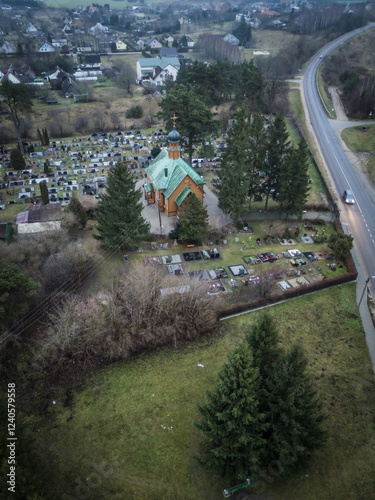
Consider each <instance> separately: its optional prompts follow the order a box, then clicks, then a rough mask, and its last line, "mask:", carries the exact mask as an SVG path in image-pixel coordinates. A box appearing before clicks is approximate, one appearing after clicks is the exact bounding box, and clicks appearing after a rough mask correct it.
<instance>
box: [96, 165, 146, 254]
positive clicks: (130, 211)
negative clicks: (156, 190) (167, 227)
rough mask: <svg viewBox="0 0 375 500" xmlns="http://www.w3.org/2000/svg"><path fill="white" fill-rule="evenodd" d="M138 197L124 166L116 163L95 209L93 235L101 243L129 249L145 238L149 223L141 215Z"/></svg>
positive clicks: (139, 197) (127, 170)
mask: <svg viewBox="0 0 375 500" xmlns="http://www.w3.org/2000/svg"><path fill="white" fill-rule="evenodd" d="M141 197H142V193H141V191H139V190H136V189H135V186H134V181H133V176H132V174H131V173H130V171H129V169H128V168H127V165H126V164H125V163H122V162H117V163H116V165H115V166H113V167H111V169H110V171H109V175H108V180H107V188H106V193H105V194H101V195H100V200H99V204H98V207H97V209H96V218H97V221H98V223H97V226H96V230H97V234H94V237H95V238H97V239H99V240H101V241H102V243H103V246H105V247H107V248H111V249H113V250H117V249H120V248H129V247H130V246H131V245H132V244H134V243H138V242H140V241H142V240H143V239H145V238H147V237H148V235H149V231H150V224H149V223H148V222H146V221H145V220H144V218H143V217H142V208H143V205H142V203H141V202H140V199H141Z"/></svg>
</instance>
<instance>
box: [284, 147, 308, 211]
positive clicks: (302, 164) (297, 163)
mask: <svg viewBox="0 0 375 500" xmlns="http://www.w3.org/2000/svg"><path fill="white" fill-rule="evenodd" d="M282 167H283V168H282V171H281V173H280V189H279V202H280V212H283V211H284V212H286V214H287V216H288V215H297V216H299V217H300V216H301V215H302V210H303V205H304V203H306V200H307V194H308V192H309V189H310V188H309V186H308V178H309V176H308V173H307V169H308V153H307V145H306V142H305V140H304V139H301V140H300V142H299V144H298V147H297V148H295V147H294V148H291V149H290V150H289V151H288V153H287V155H286V157H285V161H284V162H283V165H282Z"/></svg>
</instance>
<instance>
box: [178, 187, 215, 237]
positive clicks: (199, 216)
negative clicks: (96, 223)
mask: <svg viewBox="0 0 375 500" xmlns="http://www.w3.org/2000/svg"><path fill="white" fill-rule="evenodd" d="M209 230H210V225H209V223H208V213H207V208H206V207H204V206H203V205H202V203H201V202H200V201H199V199H198V197H197V196H196V195H195V194H194V193H191V194H190V195H189V196H188V198H187V199H186V200H185V201H184V202H183V204H182V206H181V215H180V218H179V221H178V223H177V234H178V239H179V240H180V241H193V242H195V243H198V244H199V245H200V244H201V243H202V240H203V238H204V237H205V236H207V234H208V232H209Z"/></svg>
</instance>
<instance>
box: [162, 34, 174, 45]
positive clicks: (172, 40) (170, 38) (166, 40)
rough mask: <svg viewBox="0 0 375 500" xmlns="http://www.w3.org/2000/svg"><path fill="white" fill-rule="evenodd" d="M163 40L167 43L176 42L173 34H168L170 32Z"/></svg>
mask: <svg viewBox="0 0 375 500" xmlns="http://www.w3.org/2000/svg"><path fill="white" fill-rule="evenodd" d="M163 41H164V42H165V43H173V42H174V38H173V36H172V35H168V34H167V35H164V36H163Z"/></svg>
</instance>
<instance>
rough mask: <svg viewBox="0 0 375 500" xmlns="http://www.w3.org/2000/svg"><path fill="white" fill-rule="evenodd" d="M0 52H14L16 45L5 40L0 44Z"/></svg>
mask: <svg viewBox="0 0 375 500" xmlns="http://www.w3.org/2000/svg"><path fill="white" fill-rule="evenodd" d="M0 52H1V53H2V54H15V53H16V52H17V50H16V47H15V46H14V45H13V43H11V42H8V40H5V41H4V43H3V44H2V45H1V46H0Z"/></svg>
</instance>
